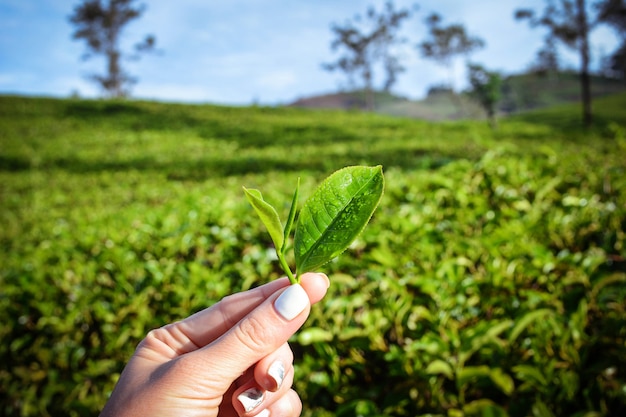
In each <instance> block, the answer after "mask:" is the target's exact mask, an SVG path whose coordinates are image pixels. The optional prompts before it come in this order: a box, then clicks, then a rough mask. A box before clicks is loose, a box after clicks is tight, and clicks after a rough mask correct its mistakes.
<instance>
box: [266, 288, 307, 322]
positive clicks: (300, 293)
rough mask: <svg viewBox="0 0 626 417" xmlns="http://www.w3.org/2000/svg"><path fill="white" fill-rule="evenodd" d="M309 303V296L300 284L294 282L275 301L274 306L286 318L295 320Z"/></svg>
mask: <svg viewBox="0 0 626 417" xmlns="http://www.w3.org/2000/svg"><path fill="white" fill-rule="evenodd" d="M308 305H309V296H308V295H307V293H306V291H304V288H302V287H301V286H300V284H292V285H290V286H289V287H287V289H286V290H285V291H283V293H282V294H281V295H280V296H279V297H278V298H277V299H276V301H274V308H276V311H278V314H280V315H281V316H283V318H284V319H285V320H293V319H295V318H296V317H297V316H298V314H300V313H302V312H303V311H304V309H305V308H306V307H307V306H308Z"/></svg>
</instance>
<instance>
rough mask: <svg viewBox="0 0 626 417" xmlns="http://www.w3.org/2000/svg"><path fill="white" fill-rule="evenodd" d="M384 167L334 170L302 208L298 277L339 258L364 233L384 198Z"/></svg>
mask: <svg viewBox="0 0 626 417" xmlns="http://www.w3.org/2000/svg"><path fill="white" fill-rule="evenodd" d="M384 186H385V180H384V177H383V168H382V166H380V165H378V166H375V167H363V166H352V167H346V168H342V169H340V170H338V171H335V172H334V173H333V174H332V175H331V176H329V177H328V178H326V179H325V180H324V182H323V183H321V184H320V186H319V187H317V189H316V190H315V191H314V192H313V195H312V196H311V197H309V199H308V200H307V201H306V203H305V204H304V207H302V210H301V211H300V215H299V217H298V224H297V226H296V233H295V236H294V253H295V258H296V268H297V270H298V273H299V274H303V273H305V272H309V271H313V270H315V269H317V268H319V267H320V266H322V265H324V264H325V263H327V262H329V261H331V260H332V259H333V258H335V257H337V256H339V255H340V254H341V253H342V252H343V251H345V250H346V249H347V248H348V246H350V244H351V243H352V242H353V241H354V239H356V238H357V236H358V235H359V234H360V233H361V232H362V231H363V229H364V228H365V226H366V225H367V223H368V222H369V221H370V218H371V217H372V215H373V214H374V211H375V210H376V207H377V206H378V203H379V202H380V199H381V197H382V195H383V189H384Z"/></svg>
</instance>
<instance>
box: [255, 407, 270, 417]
mask: <svg viewBox="0 0 626 417" xmlns="http://www.w3.org/2000/svg"><path fill="white" fill-rule="evenodd" d="M254 417H270V410H268V409H267V408H266V409H265V410H263V411H261V412H260V413H259V414H257V415H256V416H254Z"/></svg>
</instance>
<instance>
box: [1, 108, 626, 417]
mask: <svg viewBox="0 0 626 417" xmlns="http://www.w3.org/2000/svg"><path fill="white" fill-rule="evenodd" d="M623 100H624V97H623V96H618V97H614V98H611V99H610V100H606V101H603V102H601V101H600V100H598V105H597V110H598V120H597V123H598V124H597V125H596V126H595V128H594V129H593V130H591V131H589V132H586V133H585V132H582V131H580V130H574V129H571V130H563V129H561V128H560V125H559V122H558V121H559V120H569V119H568V118H570V117H572V118H575V117H577V115H578V109H567V108H562V109H557V110H554V111H553V112H552V113H549V114H548V113H546V117H545V118H541V116H542V114H538V113H536V114H534V115H529V116H528V117H527V118H525V119H522V118H518V119H515V120H503V121H502V122H501V124H500V128H499V129H498V130H497V131H495V132H492V131H491V130H490V129H489V128H488V127H487V126H483V125H482V124H481V123H469V122H464V123H448V124H431V123H425V122H419V121H414V120H406V119H400V118H388V117H383V116H376V115H371V114H359V113H341V112H328V111H319V112H307V111H302V110H297V109H272V108H227V107H213V106H183V105H171V104H159V103H142V102H114V101H113V102H111V101H72V100H49V99H27V98H18V97H0V224H2V227H1V228H0V245H1V250H0V314H1V315H2V317H3V318H4V320H2V322H1V323H0V338H1V339H2V341H3V343H2V344H0V363H1V364H2V365H0V415H4V416H15V415H20V416H85V415H94V416H95V415H97V414H98V411H99V409H100V408H101V407H102V405H103V404H104V402H105V401H106V398H107V395H108V394H109V393H110V391H111V390H112V388H113V386H114V384H115V381H116V380H117V378H118V376H119V373H120V372H121V370H122V368H123V366H124V364H125V363H126V361H127V360H128V358H129V356H130V355H131V354H132V352H133V350H134V348H135V346H136V345H137V343H138V342H139V341H140V340H141V339H142V338H143V337H144V335H145V334H146V333H147V332H148V331H149V330H150V329H152V328H155V327H158V326H161V325H163V324H165V323H168V322H171V321H173V320H177V319H180V318H182V317H186V316H188V315H189V314H191V313H192V312H195V311H197V310H199V309H202V308H204V307H207V306H209V305H211V304H213V303H215V302H216V301H218V300H220V299H221V298H222V297H224V296H225V295H227V294H229V293H232V292H234V291H240V290H245V289H247V288H250V287H251V286H253V285H256V284H257V283H259V281H263V280H266V281H269V280H272V279H274V278H277V277H278V276H280V275H281V274H282V271H281V269H280V267H279V266H278V265H277V263H276V262H275V260H276V256H275V252H274V249H273V242H272V240H271V238H270V237H269V236H268V234H267V232H266V230H265V228H264V227H263V225H261V224H260V223H259V222H258V221H256V219H254V218H253V216H251V215H250V207H249V205H248V202H247V201H246V197H245V195H244V194H242V193H241V192H240V189H241V188H240V187H241V185H242V184H249V185H251V186H254V187H255V188H263V189H264V190H267V191H266V194H267V195H266V196H265V197H267V200H269V201H285V202H287V205H285V206H279V207H277V211H278V212H281V213H282V212H287V211H288V210H289V207H288V202H289V201H290V199H291V196H292V187H293V184H294V183H295V182H296V181H297V178H298V177H301V178H302V184H301V192H302V193H303V194H305V195H310V194H311V193H312V191H313V189H314V187H315V185H316V184H317V183H319V182H320V181H321V180H322V179H323V177H324V176H325V175H326V174H327V173H328V172H329V171H333V170H335V169H337V168H338V167H341V166H347V165H377V164H382V165H383V166H385V177H386V180H387V181H386V182H387V185H386V190H385V196H384V197H383V202H382V203H381V205H380V207H379V209H378V211H377V213H376V216H375V217H374V218H373V219H372V221H371V222H370V223H369V226H368V227H367V228H366V229H365V230H364V231H363V233H362V234H361V235H360V236H359V237H358V239H357V240H356V241H355V242H354V243H353V244H352V245H351V256H342V257H339V258H337V259H336V260H334V261H333V262H330V263H329V264H327V265H326V266H325V269H326V270H327V272H328V273H329V275H330V277H331V282H332V284H331V288H330V290H329V291H330V292H329V294H328V296H327V297H326V298H325V299H324V300H323V301H322V302H321V303H320V304H319V305H317V306H315V307H314V308H313V309H312V314H311V317H310V319H309V321H308V322H307V324H306V325H305V327H304V328H303V330H302V331H301V332H299V333H298V334H297V335H296V336H294V338H293V340H292V346H293V349H294V351H295V355H296V378H295V381H296V382H295V385H296V389H297V390H298V392H299V393H300V395H301V397H302V398H303V401H304V410H305V411H304V415H306V416H342V415H350V416H352V415H363V416H380V415H390V416H418V415H442V416H443V415H447V416H483V415H495V416H507V415H508V416H512V417H516V416H546V415H547V416H549V415H555V416H559V415H588V416H591V415H624V414H625V413H626V408H625V406H624V404H626V398H625V395H624V392H625V391H624V387H625V386H626V348H625V347H624V346H625V341H626V311H625V307H624V306H625V303H624V299H626V285H625V284H626V272H625V270H626V261H625V260H624V259H625V258H626V248H625V241H626V234H625V232H624V230H626V221H625V219H626V175H625V170H626V161H625V160H624V157H623V155H624V152H625V150H626V142H624V138H625V137H626V134H625V133H624V132H625V131H626V120H625V118H624V112H623V108H624V107H623V106H622V104H623ZM289 262H293V260H292V259H289Z"/></svg>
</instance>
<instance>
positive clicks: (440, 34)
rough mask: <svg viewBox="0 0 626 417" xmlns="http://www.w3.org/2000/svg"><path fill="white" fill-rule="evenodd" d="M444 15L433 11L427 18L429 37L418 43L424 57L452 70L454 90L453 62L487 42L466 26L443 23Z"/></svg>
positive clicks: (451, 83) (451, 82) (452, 87)
mask: <svg viewBox="0 0 626 417" xmlns="http://www.w3.org/2000/svg"><path fill="white" fill-rule="evenodd" d="M441 22H442V17H441V15H439V14H437V13H432V14H431V15H430V16H428V17H427V18H426V25H427V26H428V28H429V31H428V35H429V38H428V39H427V40H426V41H424V42H421V43H419V44H418V45H417V48H418V50H419V51H420V52H421V54H422V56H423V57H424V58H428V59H432V60H434V61H435V62H437V63H438V64H440V65H443V66H444V67H446V68H447V69H448V71H449V72H450V88H451V89H452V90H453V91H454V82H453V81H452V79H453V75H452V63H453V60H454V58H456V57H457V56H459V55H469V54H470V53H471V52H473V51H475V50H476V49H479V48H482V47H483V46H484V45H485V43H484V41H483V40H482V39H480V38H478V37H472V36H470V35H469V34H468V33H467V31H466V30H465V27H464V26H463V25H460V24H451V25H448V26H443V25H442V23H441Z"/></svg>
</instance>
